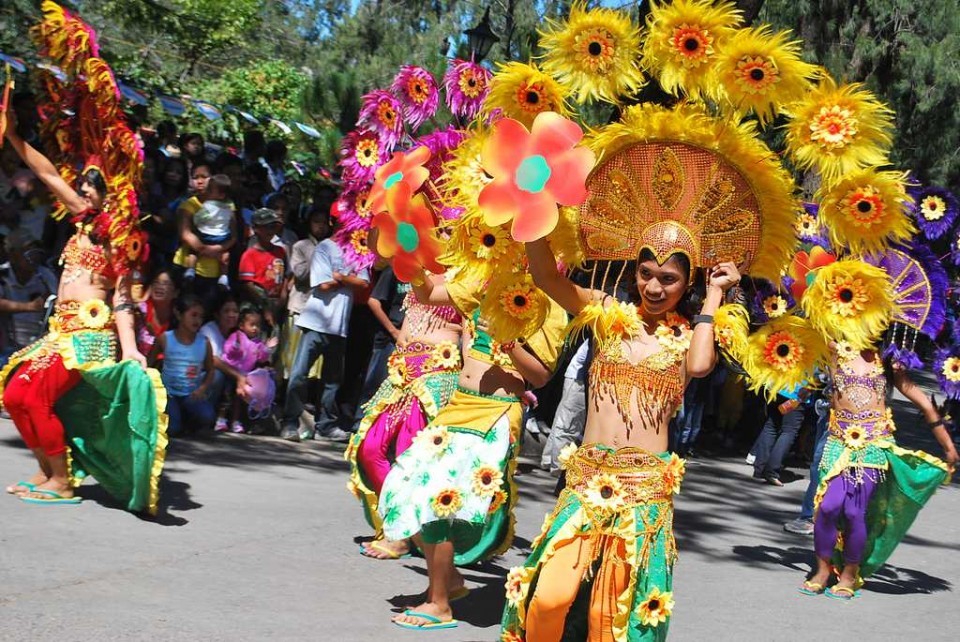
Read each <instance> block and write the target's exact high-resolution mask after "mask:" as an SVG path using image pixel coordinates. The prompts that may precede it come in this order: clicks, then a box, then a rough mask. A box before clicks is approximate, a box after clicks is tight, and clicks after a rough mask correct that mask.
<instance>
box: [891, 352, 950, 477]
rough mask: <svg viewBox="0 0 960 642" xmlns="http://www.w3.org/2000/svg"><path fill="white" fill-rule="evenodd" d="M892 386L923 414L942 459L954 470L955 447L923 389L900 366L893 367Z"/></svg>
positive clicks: (941, 418)
mask: <svg viewBox="0 0 960 642" xmlns="http://www.w3.org/2000/svg"><path fill="white" fill-rule="evenodd" d="M893 385H894V386H895V387H896V388H897V390H899V391H900V394H902V395H903V396H904V397H906V398H907V399H909V400H910V401H911V402H912V403H913V405H915V406H916V407H917V408H919V409H920V412H922V413H923V418H924V419H925V420H926V421H927V425H929V426H930V430H931V432H933V437H934V439H936V440H937V443H939V444H940V447H941V448H943V454H944V459H945V460H946V462H947V463H948V464H949V465H950V467H951V468H955V467H956V465H957V461H958V455H957V447H956V446H955V445H954V444H953V439H951V438H950V432H949V431H948V430H947V427H946V425H945V424H944V422H943V417H941V416H940V413H939V412H938V411H937V409H936V407H934V405H933V402H932V401H931V400H930V399H929V398H928V397H927V395H926V393H924V391H923V389H921V388H920V386H918V385H917V384H916V383H914V381H913V379H911V378H910V375H908V374H907V369H906V368H904V367H903V366H902V365H901V364H895V365H894V368H893Z"/></svg>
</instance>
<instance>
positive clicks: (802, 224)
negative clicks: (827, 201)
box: [793, 203, 830, 249]
mask: <svg viewBox="0 0 960 642" xmlns="http://www.w3.org/2000/svg"><path fill="white" fill-rule="evenodd" d="M819 212H820V206H819V205H817V204H816V203H804V204H803V213H802V214H800V215H798V216H797V219H796V220H795V221H794V223H793V227H794V231H795V232H796V234H797V238H798V239H800V242H801V243H810V244H812V245H819V246H820V247H822V248H824V249H830V239H829V237H828V236H827V229H826V228H825V227H824V225H823V223H822V222H821V221H820V216H819Z"/></svg>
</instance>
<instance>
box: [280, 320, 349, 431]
mask: <svg viewBox="0 0 960 642" xmlns="http://www.w3.org/2000/svg"><path fill="white" fill-rule="evenodd" d="M346 347H347V340H346V338H344V337H341V336H337V335H335V334H327V333H325V332H317V331H316V330H307V329H306V328H304V330H303V336H301V337H300V344H299V345H298V346H297V353H296V355H294V357H293V366H291V368H290V381H289V383H288V384H287V399H286V401H285V403H284V405H283V429H284V430H288V431H296V430H297V429H298V428H299V427H300V415H302V414H303V403H304V402H303V396H304V394H305V393H306V391H307V375H308V374H309V373H310V368H311V367H312V366H313V364H314V362H315V361H316V360H317V359H319V358H320V355H323V372H322V373H321V375H320V381H321V384H322V386H323V393H322V394H321V396H320V407H318V408H317V415H316V417H315V420H316V421H315V424H314V430H316V431H317V432H318V433H320V434H324V433H326V432H329V431H330V430H333V429H334V428H337V427H339V424H340V407H339V406H338V405H337V391H338V390H340V382H341V381H343V356H344V353H345V351H346Z"/></svg>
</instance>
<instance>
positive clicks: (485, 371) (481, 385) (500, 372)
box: [458, 356, 526, 397]
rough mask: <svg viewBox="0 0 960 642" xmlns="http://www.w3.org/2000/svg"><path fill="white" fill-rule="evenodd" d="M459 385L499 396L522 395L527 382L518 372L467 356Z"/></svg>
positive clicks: (481, 392)
mask: <svg viewBox="0 0 960 642" xmlns="http://www.w3.org/2000/svg"><path fill="white" fill-rule="evenodd" d="M458 383H459V385H460V386H461V387H462V388H466V389H467V390H472V391H474V392H479V393H480V394H484V395H496V396H498V397H520V396H521V395H522V394H523V391H524V390H525V389H526V383H525V382H524V380H523V377H521V376H520V374H519V373H518V372H514V371H512V370H508V369H505V368H503V367H501V366H498V365H495V364H492V363H487V362H486V361H481V360H480V359H475V358H473V357H471V356H466V357H465V358H464V360H463V370H461V371H460V380H459V382H458Z"/></svg>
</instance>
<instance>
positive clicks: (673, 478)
mask: <svg viewBox="0 0 960 642" xmlns="http://www.w3.org/2000/svg"><path fill="white" fill-rule="evenodd" d="M686 470H687V462H686V461H685V460H683V459H681V458H680V457H679V456H677V454H676V453H671V454H670V461H668V462H667V469H666V470H665V471H664V472H663V481H664V485H665V486H666V487H667V488H669V489H670V492H671V493H673V494H674V495H676V494H678V493H679V492H680V482H682V481H683V475H684V473H685V472H686Z"/></svg>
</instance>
